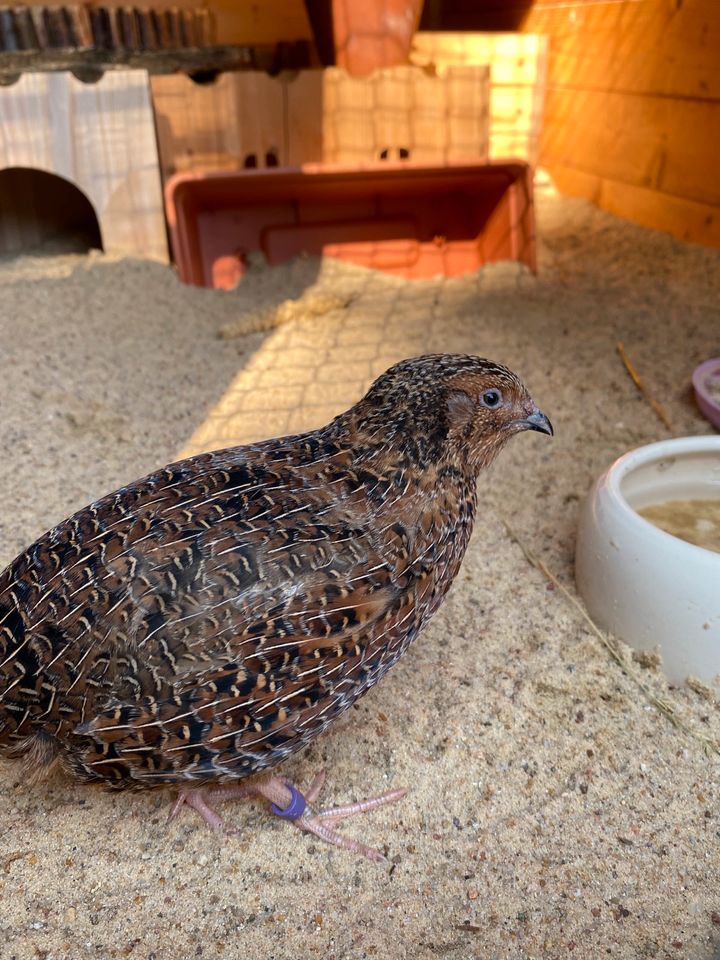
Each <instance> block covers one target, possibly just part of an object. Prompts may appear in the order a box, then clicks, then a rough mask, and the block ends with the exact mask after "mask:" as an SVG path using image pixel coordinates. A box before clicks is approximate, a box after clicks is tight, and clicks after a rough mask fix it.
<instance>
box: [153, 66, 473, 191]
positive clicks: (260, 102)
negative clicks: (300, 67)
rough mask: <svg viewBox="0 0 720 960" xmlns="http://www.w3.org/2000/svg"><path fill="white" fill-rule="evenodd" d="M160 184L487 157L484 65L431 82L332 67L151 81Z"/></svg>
mask: <svg viewBox="0 0 720 960" xmlns="http://www.w3.org/2000/svg"><path fill="white" fill-rule="evenodd" d="M151 85H152V92H153V100H154V104H155V114H156V122H157V132H158V144H159V150H160V162H161V166H162V172H163V178H164V179H165V180H167V179H168V178H169V177H171V176H172V175H173V174H174V173H177V172H180V171H185V170H193V169H203V168H204V169H208V168H210V169H228V168H235V169H237V168H240V167H243V166H244V165H246V161H247V158H248V157H249V156H251V155H252V156H255V158H256V161H257V166H267V165H268V163H267V160H266V157H267V155H268V154H269V153H272V154H273V156H275V157H276V158H277V163H278V165H280V166H284V165H291V166H297V165H299V164H302V163H312V162H318V161H324V162H330V163H368V162H372V161H374V160H380V159H382V158H383V156H385V158H386V159H399V158H400V157H401V156H403V154H401V151H404V152H406V153H407V158H408V159H411V160H418V161H425V162H428V163H446V162H451V161H453V162H454V161H461V160H483V159H486V158H487V153H488V104H489V75H488V70H487V67H467V66H466V67H453V68H449V69H448V70H447V71H445V72H444V73H443V74H442V75H441V76H432V75H429V74H428V73H426V72H425V71H424V70H422V69H421V68H419V67H390V68H388V69H386V70H380V71H376V72H375V73H374V74H371V75H370V76H369V77H364V78H362V79H356V78H353V77H350V76H348V75H347V74H346V73H345V72H344V71H342V70H339V69H337V68H329V69H327V70H323V71H320V70H307V71H300V72H299V73H297V74H286V75H281V76H280V77H269V76H267V75H266V74H261V73H249V72H248V73H235V74H223V75H222V76H221V77H220V78H218V80H217V81H216V82H215V83H213V84H209V85H207V86H202V85H201V86H199V85H197V84H195V83H193V82H192V81H191V80H190V79H189V78H187V77H184V76H159V77H153V78H152V81H151Z"/></svg>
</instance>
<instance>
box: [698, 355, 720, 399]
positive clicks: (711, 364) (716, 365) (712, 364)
mask: <svg viewBox="0 0 720 960" xmlns="http://www.w3.org/2000/svg"><path fill="white" fill-rule="evenodd" d="M710 369H717V371H718V373H720V357H710V359H709V360H703V362H702V363H699V364H698V365H697V367H695V369H694V370H693V373H692V385H693V388H694V390H695V393H697V394H699V395H700V396H701V397H702V398H703V400H704V401H705V402H706V403H708V404H709V405H710V406H711V407H712V408H713V409H714V410H717V411H718V413H720V403H718V401H717V400H714V399H713V398H712V397H711V396H710V394H709V393H708V392H707V390H706V389H705V380H704V376H705V374H706V373H707V372H708V371H709V370H710Z"/></svg>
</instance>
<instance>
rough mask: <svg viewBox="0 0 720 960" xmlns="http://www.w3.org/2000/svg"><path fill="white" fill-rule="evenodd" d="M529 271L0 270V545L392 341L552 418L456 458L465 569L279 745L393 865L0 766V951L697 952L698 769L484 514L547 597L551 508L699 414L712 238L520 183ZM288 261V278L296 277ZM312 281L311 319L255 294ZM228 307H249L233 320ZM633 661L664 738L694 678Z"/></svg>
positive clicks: (706, 771) (252, 954)
mask: <svg viewBox="0 0 720 960" xmlns="http://www.w3.org/2000/svg"><path fill="white" fill-rule="evenodd" d="M538 215H539V221H540V230H541V238H542V247H541V271H540V274H539V276H538V277H537V278H535V277H532V276H530V275H529V274H528V273H526V272H524V271H522V270H520V269H518V268H516V267H514V266H507V265H501V266H496V267H493V268H490V269H487V270H485V271H482V272H481V273H480V274H478V275H477V276H474V277H468V278H465V279H463V280H456V281H451V282H445V283H443V282H441V281H436V282H426V283H421V284H411V283H405V282H402V281H397V280H393V279H391V278H387V277H384V276H381V275H374V274H367V273H365V272H364V271H360V270H355V269H351V268H344V267H338V266H337V265H333V264H323V265H322V266H321V265H319V264H318V263H317V262H315V261H300V262H298V263H296V264H294V265H290V266H289V267H284V268H281V269H279V270H275V271H268V270H261V269H256V270H255V271H253V272H252V274H251V275H250V277H249V278H248V279H247V280H246V281H245V282H244V283H243V285H242V286H241V287H240V288H238V289H237V290H236V291H234V292H232V293H219V292H208V291H201V290H196V289H192V288H189V287H184V286H182V285H180V284H179V283H178V282H177V281H176V279H175V278H174V276H173V274H172V272H171V271H170V270H168V269H166V268H163V267H162V266H159V265H156V264H150V263H144V262H136V261H127V260H126V261H122V262H113V261H111V260H109V259H108V258H104V257H101V256H92V257H89V258H88V257H83V256H78V257H74V256H64V257H52V258H47V257H45V258H39V257H38V258H23V259H19V260H14V261H5V262H1V263H0V356H1V357H2V366H1V374H2V375H1V377H0V411H1V414H2V415H1V417H0V450H2V456H1V457H0V489H1V490H2V498H1V500H0V560H2V561H3V562H5V561H9V560H10V559H11V558H12V557H13V556H14V555H15V553H16V552H18V551H19V550H20V549H21V548H23V547H24V546H25V545H27V544H28V543H29V542H30V541H32V540H33V539H34V538H35V537H36V536H37V535H39V534H40V533H42V532H43V531H44V530H45V529H46V528H47V527H48V526H50V525H51V524H53V523H54V522H56V521H58V520H60V519H62V518H63V517H64V516H65V515H67V514H68V513H69V512H71V511H72V510H74V509H76V508H78V507H81V506H82V505H84V504H85V503H86V502H88V501H89V500H91V499H93V498H95V497H96V496H98V495H100V494H103V493H105V492H107V491H108V490H110V489H112V488H114V487H116V486H118V485H120V484H121V483H124V482H127V481H130V480H132V479H133V478H135V477H137V476H140V475H142V474H143V473H146V472H148V471H149V470H151V469H153V468H155V467H156V466H159V465H161V464H162V463H164V462H166V461H168V460H171V459H173V458H174V456H175V455H176V454H177V453H178V452H179V451H180V450H181V449H186V450H198V449H203V448H207V447H210V446H213V445H216V444H220V443H224V442H229V440H231V439H237V440H247V439H251V438H253V437H254V438H258V437H262V436H266V435H269V434H272V433H277V432H282V431H284V430H286V429H287V430H295V429H300V428H302V427H303V426H308V427H310V426H316V425H317V424H319V423H320V422H322V421H323V420H324V419H326V418H327V417H328V416H330V415H332V413H333V412H336V411H337V410H339V409H341V408H342V407H343V406H344V405H345V404H347V403H350V402H352V401H353V400H354V399H356V398H357V397H358V396H359V395H360V393H361V391H362V389H363V388H364V386H365V385H366V384H367V383H368V382H369V380H370V379H371V378H372V377H373V376H374V375H375V374H377V373H379V372H380V371H381V370H382V369H384V368H385V367H386V366H387V365H389V363H391V362H392V361H393V360H395V359H398V358H400V357H402V356H408V355H412V354H417V353H421V352H427V351H437V350H442V351H464V352H473V353H479V354H484V355H488V356H490V357H492V358H493V359H496V360H500V361H503V362H505V363H507V364H508V365H510V366H511V367H513V368H514V369H516V370H517V371H518V372H519V373H521V374H522V376H523V377H524V379H525V380H526V382H527V383H528V385H529V387H530V389H531V391H532V392H533V394H534V396H535V398H536V400H537V401H538V403H539V404H540V405H541V406H542V407H543V409H545V410H546V412H547V413H548V414H549V415H550V417H551V418H552V420H553V423H554V425H555V428H556V438H555V440H554V441H552V442H550V441H549V440H547V438H545V437H542V436H540V435H537V434H533V435H524V436H522V437H520V438H518V439H517V440H515V441H514V442H513V445H512V447H511V448H510V449H509V450H508V451H507V452H506V453H505V454H504V456H503V458H502V459H501V461H500V462H499V463H498V465H497V467H496V468H495V469H494V470H493V471H492V473H490V474H489V475H487V476H486V477H484V478H483V479H482V481H481V489H480V504H481V506H480V512H479V517H478V523H477V527H476V532H475V535H474V537H473V540H472V543H471V546H470V549H469V551H468V555H467V559H466V561H465V565H464V567H463V570H462V572H461V574H460V577H459V579H458V581H457V583H456V584H455V586H454V588H453V590H452V592H451V595H450V597H449V599H448V600H447V602H446V604H445V605H444V607H443V608H442V610H441V612H440V613H439V614H438V615H437V617H436V619H435V620H434V622H433V623H432V624H431V625H430V627H429V628H428V629H427V630H426V631H425V633H424V634H423V636H422V637H421V638H420V639H419V640H418V642H417V643H416V644H415V646H414V647H413V648H412V650H411V651H410V652H409V653H408V655H407V656H406V657H405V658H404V660H403V661H402V662H401V663H400V664H399V665H398V666H397V667H396V668H395V669H394V670H393V671H392V673H391V674H390V675H389V676H388V677H387V678H386V680H385V681H384V682H383V683H381V684H380V685H379V687H377V688H375V689H374V690H373V691H372V692H371V693H370V694H368V695H367V696H366V697H365V698H364V699H363V700H362V701H361V702H360V703H359V704H358V705H357V709H354V710H351V711H350V712H349V714H348V715H347V716H346V717H345V718H344V719H342V720H341V721H340V722H338V723H337V724H336V726H335V727H334V728H333V729H332V731H331V732H330V733H329V734H328V735H326V736H325V737H324V738H322V740H321V741H319V742H317V743H316V744H315V745H314V746H313V747H312V748H311V750H310V751H308V752H307V753H306V754H304V755H302V756H299V757H298V758H296V759H295V760H294V761H293V762H291V763H289V764H288V765H287V766H286V767H285V773H286V774H288V775H289V776H292V777H294V778H296V779H297V781H298V782H299V783H300V784H302V783H306V782H307V781H308V779H309V778H310V776H311V774H312V772H313V771H315V770H316V769H317V768H318V767H320V766H324V767H327V768H328V770H329V772H330V778H329V784H328V787H327V789H326V793H327V798H328V800H329V801H332V802H341V801H345V800H348V799H351V798H360V797H362V796H363V795H367V794H371V793H377V792H381V791H383V790H386V789H388V788H389V787H390V786H397V785H406V786H408V787H409V788H410V794H409V796H408V797H407V798H406V799H405V800H404V801H403V802H402V803H400V804H399V805H398V806H397V807H396V808H386V809H385V810H383V811H378V812H377V813H376V814H373V815H371V816H369V817H367V818H365V819H364V821H363V822H359V821H358V822H353V823H349V824H348V825H347V831H348V832H349V833H350V832H352V833H354V834H357V835H360V836H363V837H364V838H365V839H366V840H368V841H369V842H371V843H374V844H376V845H383V844H387V848H388V855H389V857H390V858H391V859H392V864H393V866H392V869H383V868H378V867H377V866H374V865H372V864H371V863H369V862H365V861H363V860H359V859H355V858H353V857H352V856H350V855H348V854H346V853H344V852H341V851H337V850H334V849H331V848H328V847H325V846H323V845H322V844H320V843H318V841H317V840H315V839H312V838H309V837H306V836H302V835H300V833H299V832H297V831H296V830H294V829H293V828H292V827H291V826H289V825H287V824H285V823H281V822H279V821H276V820H274V819H273V818H272V817H270V816H268V814H267V813H266V811H265V810H264V809H263V808H262V807H261V806H260V805H257V804H245V803H243V804H236V805H232V806H228V807H226V809H225V812H226V814H227V818H228V821H229V822H231V823H232V824H233V825H235V826H236V827H237V828H238V831H239V833H238V835H237V836H232V837H221V836H216V835H213V834H211V833H210V832H208V831H207V830H206V829H205V827H204V825H203V824H202V823H201V822H200V821H199V819H196V818H194V817H193V816H192V815H191V814H190V813H186V814H184V815H183V816H182V817H180V818H179V819H178V820H176V821H175V822H174V823H173V824H171V825H170V826H166V825H165V819H166V815H167V811H168V805H169V800H170V797H169V795H168V794H166V793H162V792H160V793H147V794H138V795H132V796H131V795H108V794H106V793H104V792H102V791H101V790H96V789H93V788H89V787H77V788H75V787H73V786H72V785H70V784H67V783H63V782H55V783H53V784H50V785H47V784H45V785H41V786H35V787H30V786H28V785H27V784H22V783H18V782H17V776H18V769H17V767H15V766H12V765H9V764H8V765H6V766H5V767H3V768H2V769H0V823H2V831H1V832H0V898H1V899H0V943H2V944H4V946H3V947H2V948H1V949H0V954H1V956H2V957H3V960H5V958H18V960H30V958H33V960H36V958H45V960H51V958H52V960H59V958H68V960H74V958H85V957H94V958H109V957H133V958H138V960H151V958H154V960H165V958H168V960H185V958H193V957H203V958H217V957H233V958H234V957H242V958H258V960H265V958H267V960H269V958H275V960H284V958H304V957H314V956H317V957H324V958H336V960H340V958H348V960H349V958H353V960H361V958H385V957H387V958H398V960H402V958H406V957H407V958H411V957H412V958H433V957H444V958H451V960H460V958H471V957H478V958H513V960H515V958H525V960H528V958H539V957H548V958H555V957H558V958H559V957H566V956H572V957H574V958H588V960H590V958H599V957H604V956H614V957H623V958H653V957H658V958H678V960H680V958H709V957H711V956H713V955H714V952H715V949H716V946H717V944H718V941H720V811H719V809H718V793H719V789H720V770H719V767H718V759H719V758H718V756H717V754H712V753H710V754H708V753H706V752H705V751H704V750H703V747H702V746H701V744H700V742H699V740H698V739H696V737H694V736H693V735H692V734H688V733H685V732H682V731H680V730H678V729H677V728H676V727H675V726H673V725H672V724H671V722H669V720H668V719H667V717H666V716H665V715H664V714H663V713H661V712H659V711H658V710H657V709H656V707H655V706H653V705H652V704H651V703H650V702H649V701H648V699H647V697H646V696H645V694H643V693H642V691H641V690H640V688H639V687H638V685H637V683H636V682H635V681H634V680H633V679H632V678H631V677H630V676H628V675H627V674H626V673H624V672H623V671H622V670H621V669H620V667H618V665H617V664H616V663H614V662H613V661H612V659H611V658H610V656H609V655H608V652H607V650H606V649H605V648H604V647H603V646H602V644H601V643H600V642H599V640H598V639H597V637H596V636H594V635H593V634H592V632H591V631H590V629H589V628H588V626H587V624H586V623H585V622H584V621H583V619H582V617H581V616H580V615H579V614H578V612H577V611H576V610H575V609H574V608H573V607H572V606H571V605H570V604H569V602H568V601H567V599H566V598H565V597H564V596H563V595H562V593H561V592H560V591H559V590H557V589H549V586H548V583H547V581H546V579H545V578H544V577H543V576H542V575H541V574H540V573H539V572H538V571H537V570H536V569H534V568H533V567H531V566H530V565H529V564H528V562H527V561H526V559H525V557H524V556H523V553H522V551H521V550H520V549H519V547H518V545H517V544H516V543H514V542H513V541H512V540H511V539H510V537H509V536H508V534H507V531H506V528H505V526H504V525H503V520H502V518H503V517H506V518H508V519H509V520H511V522H512V525H513V527H514V529H515V530H516V532H517V533H518V535H519V536H520V537H521V538H522V539H523V541H524V542H525V543H526V544H527V545H528V546H529V547H530V548H531V549H532V550H533V551H535V552H536V553H537V554H538V555H539V556H541V557H542V558H543V559H544V560H545V561H546V562H547V563H548V564H549V565H550V567H551V568H552V569H553V570H554V571H555V572H556V573H557V574H558V576H559V577H560V579H561V580H562V581H563V582H564V583H566V584H567V585H568V586H569V587H570V589H571V590H572V589H573V588H572V576H573V566H572V563H573V551H574V537H575V527H576V518H577V511H578V505H579V501H580V500H581V498H582V497H583V496H584V495H585V493H586V492H587V490H588V487H589V485H590V483H591V481H592V479H593V477H594V476H595V475H596V474H597V473H598V472H599V471H600V470H601V469H603V468H604V467H605V466H606V465H607V464H608V463H609V462H610V461H611V460H612V459H613V458H614V457H616V456H617V455H619V454H620V453H622V452H624V451H625V450H627V449H629V448H631V447H633V446H636V445H638V444H641V443H644V442H649V441H652V440H655V439H659V438H661V437H663V436H666V435H667V433H666V431H665V429H664V427H663V426H662V424H661V423H660V422H659V421H658V420H657V419H656V417H655V416H654V414H653V412H652V411H651V410H650V408H649V407H648V405H647V404H646V402H645V401H644V400H643V399H641V398H640V397H639V396H638V394H637V393H636V391H635V388H634V387H633V385H632V383H631V381H630V379H629V378H628V376H627V374H626V372H625V370H624V369H623V367H622V365H621V363H620V361H619V359H618V357H617V354H616V351H615V343H616V340H617V339H618V338H621V339H623V340H624V342H625V345H626V348H627V350H628V352H629V353H630V355H631V356H632V358H633V360H634V361H635V363H636V365H637V366H638V368H639V369H640V370H641V372H642V373H643V375H644V376H645V379H646V380H647V383H648V385H649V386H650V387H651V388H652V390H653V391H654V392H655V394H656V395H657V397H658V398H659V399H660V400H661V401H662V402H663V404H664V405H665V407H666V409H667V410H668V412H669V415H670V417H671V419H672V423H673V427H674V432H675V433H676V434H678V435H681V434H688V433H707V432H710V427H709V426H708V424H706V423H705V421H704V420H702V419H701V417H700V416H699V414H698V413H697V411H696V409H695V407H694V405H693V402H692V399H691V395H690V390H689V376H690V372H691V371H692V368H693V367H694V366H695V364H696V363H698V362H699V361H700V360H702V359H704V358H706V357H709V356H717V355H719V354H720V307H719V305H720V253H718V252H712V251H707V250H703V249H701V248H699V247H692V246H688V245H685V244H683V243H680V242H677V241H674V240H672V239H670V238H668V237H666V236H663V235H660V234H656V233H652V232H648V231H644V230H641V229H639V228H636V227H633V226H631V225H628V224H625V223H623V222H622V221H620V220H616V219H614V218H612V217H610V216H607V215H604V214H602V213H600V212H598V211H596V210H594V209H592V208H591V207H589V206H587V205H585V204H584V203H581V202H576V201H570V200H563V199H560V198H557V197H553V196H552V195H551V194H550V192H549V191H545V192H544V193H541V196H540V197H539V203H538ZM313 283H315V286H314V287H312V288H311V289H310V290H308V285H310V284H313ZM303 294H304V296H305V297H306V298H307V297H311V298H312V297H327V296H328V295H329V294H333V295H334V296H336V297H337V298H338V302H333V301H332V299H331V300H329V301H327V303H329V308H328V309H327V310H325V311H324V312H323V310H319V311H318V310H314V309H310V310H307V309H299V310H298V314H297V315H295V316H294V317H293V316H292V315H291V314H292V311H291V312H290V314H288V311H287V310H286V309H285V310H284V311H282V310H281V311H280V315H279V316H278V317H277V318H276V319H278V321H280V322H281V325H279V326H277V327H276V328H275V329H272V330H267V331H265V332H256V333H253V334H252V335H250V336H241V337H234V338H233V337H232V336H230V338H226V339H221V338H220V337H219V336H218V335H219V333H220V332H221V331H222V330H225V331H226V333H230V334H232V332H233V329H234V327H235V326H236V325H237V324H238V322H239V321H240V322H241V323H242V322H246V321H247V317H248V316H249V315H251V316H254V317H257V316H258V315H259V316H261V318H264V319H261V322H260V325H261V326H262V325H263V324H268V323H272V322H273V320H272V319H271V320H268V319H267V317H268V316H269V313H271V312H272V309H273V308H275V307H278V306H279V305H280V304H281V303H282V302H283V301H284V300H286V299H287V298H296V297H298V296H300V295H303ZM255 325H256V326H257V325H258V324H257V323H256V324H255ZM622 651H623V654H622V655H623V657H624V659H625V661H626V663H627V665H628V669H629V670H630V671H634V672H635V673H636V674H637V675H639V676H640V677H641V678H642V680H643V681H644V683H645V684H647V685H648V686H649V687H650V688H651V690H653V691H654V692H655V694H657V695H659V696H660V697H662V699H663V700H665V701H666V702H667V704H668V705H669V708H670V709H671V710H672V711H674V712H675V714H676V716H677V717H679V718H680V719H681V720H682V721H683V722H684V723H686V724H688V725H689V727H690V728H691V730H692V731H693V732H694V733H695V734H697V735H700V736H705V737H710V738H711V739H717V738H720V711H719V709H718V704H717V702H716V701H714V700H713V699H712V698H708V697H707V696H703V694H702V693H698V692H694V691H692V690H688V689H683V690H674V689H669V688H668V687H667V685H666V684H665V682H664V680H663V678H662V673H661V671H660V670H659V668H658V667H657V665H653V664H652V663H650V664H649V665H645V666H644V665H642V664H639V663H637V662H636V661H634V660H633V659H632V658H631V657H630V655H629V652H628V651H627V650H626V649H625V648H622Z"/></svg>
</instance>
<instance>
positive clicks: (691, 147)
mask: <svg viewBox="0 0 720 960" xmlns="http://www.w3.org/2000/svg"><path fill="white" fill-rule="evenodd" d="M545 117H546V127H545V131H544V134H543V152H542V157H543V163H544V164H545V165H547V167H548V168H549V169H550V170H551V171H552V169H553V167H554V166H565V167H573V168H575V169H577V170H579V171H582V172H586V173H592V174H594V175H596V176H599V177H602V178H603V179H607V180H616V181H618V182H619V183H627V184H631V185H632V186H636V187H643V188H650V189H653V190H656V191H658V192H659V193H666V194H671V195H673V196H677V197H684V198H685V199H687V200H692V201H694V202H696V203H709V204H714V205H716V206H720V175H718V157H719V156H720V102H718V103H712V102H708V101H697V100H685V101H683V102H682V106H681V107H680V105H679V103H678V101H677V100H675V99H673V98H668V97H656V96H645V95H637V94H629V93H623V92H619V91H611V92H608V91H592V90H563V89H551V90H549V91H548V96H547V103H546V111H545Z"/></svg>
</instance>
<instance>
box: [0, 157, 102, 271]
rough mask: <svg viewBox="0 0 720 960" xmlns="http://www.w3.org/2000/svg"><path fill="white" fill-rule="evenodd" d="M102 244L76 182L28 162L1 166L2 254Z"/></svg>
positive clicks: (75, 249) (74, 250)
mask: <svg viewBox="0 0 720 960" xmlns="http://www.w3.org/2000/svg"><path fill="white" fill-rule="evenodd" d="M102 248H103V244H102V236H101V234H100V225H99V224H98V219H97V216H96V214H95V210H94V208H93V205H92V204H91V203H90V201H89V200H88V198H87V197H86V196H85V194H84V193H83V192H82V190H80V189H79V188H78V187H76V186H75V184H73V183H71V182H70V181H69V180H65V179H64V178H63V177H60V176H58V175H57V174H54V173H47V172H46V171H44V170H36V169H33V168H30V167H8V168H6V169H5V170H0V254H9V253H27V252H30V251H42V252H44V253H84V252H86V251H87V250H102Z"/></svg>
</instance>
